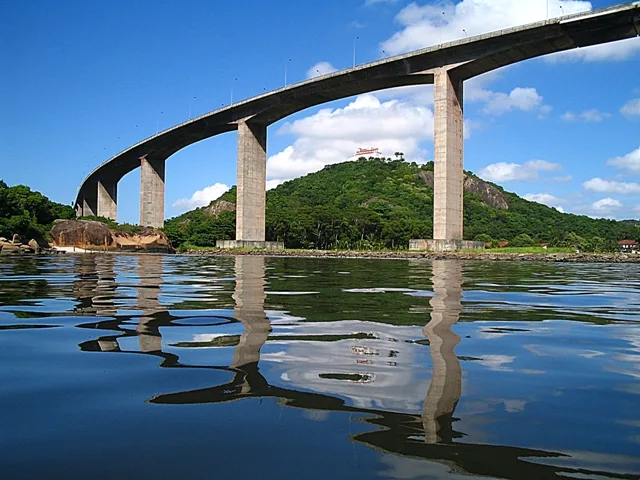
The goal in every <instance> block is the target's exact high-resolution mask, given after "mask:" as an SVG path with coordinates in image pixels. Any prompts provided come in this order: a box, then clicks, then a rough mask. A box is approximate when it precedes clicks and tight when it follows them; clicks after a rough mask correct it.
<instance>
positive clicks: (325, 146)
mask: <svg viewBox="0 0 640 480" xmlns="http://www.w3.org/2000/svg"><path fill="white" fill-rule="evenodd" d="M279 133H292V134H295V135H296V136H297V139H296V140H295V142H294V143H293V145H290V146H288V147H287V148H285V149H284V150H283V151H281V152H279V153H277V154H275V155H272V156H271V157H269V159H268V160H267V177H268V178H269V179H270V180H288V179H291V178H295V177H299V176H301V175H306V174H307V173H311V172H315V171H318V170H321V169H322V168H323V167H324V166H325V165H329V164H332V163H338V162H344V161H345V160H347V159H348V158H349V157H351V156H353V154H354V153H355V151H356V150H357V149H358V148H361V147H370V146H374V147H378V148H379V149H380V150H381V151H382V152H383V153H384V154H385V155H387V156H393V153H394V152H396V151H401V152H404V154H405V158H406V159H407V160H415V161H423V160H424V155H425V152H424V151H422V150H421V148H420V143H421V142H422V141H424V140H430V139H432V138H433V112H432V111H431V110H430V109H428V108H426V107H423V106H416V105H413V104H411V103H409V102H405V101H399V100H390V101H386V102H382V101H380V99H378V98H377V97H376V96H374V95H371V94H367V95H360V96H358V97H357V98H356V99H355V100H354V101H352V102H351V103H349V104H348V105H347V106H346V107H344V108H336V109H331V108H325V109H322V110H320V111H318V112H317V113H316V114H314V115H311V116H309V117H305V118H302V119H299V120H295V121H294V122H292V123H285V124H284V125H283V126H282V128H281V129H280V130H279Z"/></svg>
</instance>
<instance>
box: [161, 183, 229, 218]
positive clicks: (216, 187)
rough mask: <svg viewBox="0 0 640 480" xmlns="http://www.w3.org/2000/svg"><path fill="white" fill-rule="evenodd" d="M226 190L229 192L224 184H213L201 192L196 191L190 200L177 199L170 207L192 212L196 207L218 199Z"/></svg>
mask: <svg viewBox="0 0 640 480" xmlns="http://www.w3.org/2000/svg"><path fill="white" fill-rule="evenodd" d="M227 190H229V186H228V185H225V184H224V183H215V184H213V185H209V186H208V187H205V188H203V189H202V190H197V191H196V192H194V194H193V195H191V198H179V199H178V200H176V201H175V202H173V205H172V206H173V208H177V209H178V210H182V211H184V210H193V209H194V208H197V207H204V206H205V205H209V204H210V203H211V202H212V201H213V200H216V199H217V198H219V197H220V196H221V195H222V194H223V193H224V192H226V191H227Z"/></svg>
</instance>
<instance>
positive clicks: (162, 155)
mask: <svg viewBox="0 0 640 480" xmlns="http://www.w3.org/2000/svg"><path fill="white" fill-rule="evenodd" d="M639 34H640V2H636V3H633V4H624V5H618V6H614V7H610V8H606V9H602V10H598V11H591V12H587V13H582V14H576V15H569V16H564V17H559V18H555V19H551V20H546V21H543V22H537V23H533V24H529V25H524V26H520V27H515V28H510V29H506V30H501V31H497V32H493V33H489V34H485V35H479V36H475V37H469V38H464V39H461V40H458V41H454V42H449V43H445V44H443V45H437V46H433V47H429V48H425V49H421V50H416V51H413V52H409V53H406V54H403V55H397V56H394V57H391V58H386V59H383V60H378V61H375V62H371V63H367V64H364V65H361V66H357V67H353V68H349V69H346V70H341V71H338V72H334V73H330V74H327V75H323V76H321V77H317V78H314V79H311V80H306V81H303V82H300V83H297V84H294V85H290V86H286V87H283V88H279V89H277V90H274V91H272V92H268V93H264V94H261V95H258V96H255V97H252V98H249V99H247V100H244V101H241V102H237V103H234V104H232V105H229V106H226V107H223V108H220V109H217V110H214V111H212V112H209V113H207V114H204V115H201V116H199V117H196V118H194V119H191V120H189V121H187V122H183V123H181V124H179V125H176V126H174V127H171V128H169V129H167V130H165V131H163V132H160V133H158V134H156V135H153V136H151V137H149V138H147V139H145V140H143V141H141V142H139V143H137V144H135V145H133V146H131V147H129V148H127V149H126V150H124V151H122V152H120V153H118V154H117V155H115V156H113V157H112V158H110V159H109V160H107V161H106V162H104V163H103V164H101V165H100V166H99V167H97V168H96V169H95V170H94V171H93V172H91V173H90V174H89V175H88V176H87V178H86V179H85V180H84V181H83V182H82V184H81V185H80V188H79V189H78V193H77V196H76V201H75V209H76V214H77V215H78V216H81V215H99V216H105V217H108V218H112V219H115V217H116V214H117V185H118V182H119V181H120V179H121V178H122V177H123V176H124V175H126V174H127V173H129V172H131V171H132V170H134V169H136V168H138V167H140V168H141V182H140V185H141V188H140V224H141V225H144V226H152V227H162V226H163V224H164V183H165V178H164V170H165V169H164V166H165V162H166V160H167V159H168V158H169V157H171V155H173V154H174V153H176V152H178V151H179V150H181V149H182V148H184V147H186V146H188V145H191V144H193V143H196V142H199V141H201V140H204V139H207V138H210V137H213V136H215V135H219V134H221V133H225V132H229V131H232V130H237V131H238V179H237V186H238V200H237V212H236V219H237V220H236V240H237V241H239V242H242V244H243V245H246V244H253V243H255V242H257V243H258V244H259V243H261V242H264V240H265V205H266V202H265V181H266V143H267V127H268V126H269V125H271V124H273V123H274V122H277V121H278V120H281V119H283V118H286V117H287V116H289V115H292V114H294V113H297V112H300V111H302V110H305V109H307V108H310V107H313V106H317V105H321V104H323V103H326V102H330V101H333V100H339V99H342V98H347V97H351V96H354V95H358V94H362V93H368V92H374V91H378V90H384V89H388V88H395V87H400V86H408V85H424V84H431V83H433V84H434V114H435V119H434V120H435V132H434V160H435V186H434V232H433V238H434V239H436V240H446V241H448V242H449V243H448V245H450V246H453V247H454V248H455V245H456V242H459V241H461V240H462V238H463V228H462V219H463V212H462V182H463V83H464V81H465V80H468V79H470V78H473V77H475V76H477V75H480V74H483V73H486V72H488V71H491V70H494V69H497V68H501V67H504V66H506V65H510V64H513V63H517V62H520V61H523V60H526V59H530V58H535V57H538V56H542V55H547V54H550V53H554V52H560V51H564V50H569V49H574V48H580V47H585V46H590V45H596V44H600V43H606V42H611V41H615V40H622V39H626V38H633V37H637V36H638V35H639ZM451 241H453V243H452V242H451Z"/></svg>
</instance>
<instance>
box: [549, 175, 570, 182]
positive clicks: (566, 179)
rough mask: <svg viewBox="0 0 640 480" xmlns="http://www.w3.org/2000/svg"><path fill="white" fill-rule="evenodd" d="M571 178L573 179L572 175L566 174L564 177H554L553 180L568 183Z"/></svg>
mask: <svg viewBox="0 0 640 480" xmlns="http://www.w3.org/2000/svg"><path fill="white" fill-rule="evenodd" d="M571 180H573V176H572V175H565V176H564V177H553V178H552V179H551V181H552V182H556V183H568V182H570V181H571Z"/></svg>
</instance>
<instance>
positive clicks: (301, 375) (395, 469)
mask: <svg viewBox="0 0 640 480" xmlns="http://www.w3.org/2000/svg"><path fill="white" fill-rule="evenodd" d="M0 365H1V367H0V385H2V387H1V388H0V412H2V413H1V422H0V424H1V425H2V428H1V429H0V478H3V479H4V478H65V479H71V478H79V479H80V478H82V479H85V478H96V479H97V478H116V477H118V478H171V477H173V478H225V477H230V476H234V477H236V478H237V477H239V478H250V477H256V478H278V479H280V478H283V479H285V478H292V479H293V478H295V479H298V478H318V479H320V478H323V479H324V478H333V479H342V478H345V479H346V478H348V479H360V478H362V479H368V478H387V479H388V478H397V479H433V478H455V479H462V478H469V477H470V476H471V477H475V478H513V479H522V478H532V479H545V478H580V479H584V478H594V479H596V478H638V477H639V476H640V265H633V264H623V265H602V264H597V265H579V264H578V265H575V264H572V265H565V264H547V263H544V264H543V263H540V264H538V263H517V262H513V263H502V262H458V261H455V260H439V261H429V260H414V259H412V260H363V259H357V260H348V259H335V258H327V259H311V258H263V257H258V256H238V257H235V258H234V257H189V256H154V255H147V256H118V255H109V254H107V255H95V256H94V255H84V256H74V255H69V256H57V257H36V256H32V257H2V258H1V259H0Z"/></svg>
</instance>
